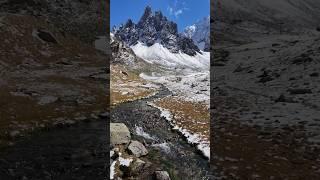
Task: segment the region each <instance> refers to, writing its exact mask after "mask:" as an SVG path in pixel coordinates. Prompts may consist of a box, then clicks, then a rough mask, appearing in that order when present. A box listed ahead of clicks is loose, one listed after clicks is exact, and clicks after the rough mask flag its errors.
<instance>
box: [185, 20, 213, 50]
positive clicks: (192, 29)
mask: <svg viewBox="0 0 320 180" xmlns="http://www.w3.org/2000/svg"><path fill="white" fill-rule="evenodd" d="M182 34H183V35H184V36H186V37H188V38H191V39H192V40H193V42H194V43H195V44H196V45H197V46H198V47H199V49H201V50H204V51H210V16H206V17H204V18H202V19H201V20H199V21H197V22H196V23H194V24H193V25H191V26H188V27H186V28H185V30H184V32H183V33H182Z"/></svg>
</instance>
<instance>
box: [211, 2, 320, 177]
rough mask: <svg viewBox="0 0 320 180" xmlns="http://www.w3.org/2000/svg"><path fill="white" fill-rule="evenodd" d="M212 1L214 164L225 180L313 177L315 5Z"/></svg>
mask: <svg viewBox="0 0 320 180" xmlns="http://www.w3.org/2000/svg"><path fill="white" fill-rule="evenodd" d="M311 2H314V4H311ZM215 3H217V2H215ZM298 4H299V6H298ZM215 5H217V6H216V8H217V9H215V10H216V11H215V13H217V14H216V17H215V18H214V21H215V22H214V23H215V25H216V26H215V33H214V35H215V37H214V38H215V39H214V46H213V52H214V60H213V61H212V64H211V68H212V69H213V71H212V75H213V77H214V79H212V81H211V88H213V89H214V90H213V91H212V93H213V94H212V95H213V96H212V97H213V98H212V99H211V104H212V106H211V108H212V109H211V110H212V115H211V117H212V119H211V130H212V131H211V134H212V135H211V138H212V139H211V142H212V148H211V149H212V152H211V156H212V157H213V158H212V167H213V168H216V170H217V171H216V172H219V173H221V176H222V177H225V178H235V179H256V178H261V179H271V178H274V179H278V178H280V179H285V178H288V179H294V178H297V179H306V178H307V179H317V178H319V177H320V174H319V169H320V167H319V165H318V161H319V159H320V156H319V149H320V148H319V147H320V146H319V137H320V136H319V128H320V124H319V120H318V116H319V106H320V103H319V100H318V99H319V97H320V94H319V85H318V84H319V75H318V73H317V72H318V71H319V70H320V64H319V61H318V58H319V56H320V54H319V44H318V41H319V33H318V32H315V31H314V29H315V27H316V25H317V24H316V23H315V22H313V21H316V20H317V18H319V17H320V13H318V14H316V12H318V10H317V9H318V6H319V3H318V2H315V1H303V2H302V1H299V2H298V1H286V0H281V1H277V2H272V3H270V2H269V1H263V0H259V1H255V2H253V1H250V0H247V1H241V2H240V1H236V0H229V1H219V3H218V4H215ZM253 5H255V6H253ZM311 5H312V6H311ZM227 7H228V8H229V9H228V8H227ZM243 7H247V8H246V9H244V8H243ZM307 7H308V8H307ZM279 8H281V11H280V9H279ZM229 10H230V11H229ZM231 10H233V11H231ZM262 12H263V13H262ZM218 15H220V16H218ZM315 15H317V16H316V17H314V16H315ZM298 16H299V17H298ZM308 18H309V19H308ZM306 19H308V20H306ZM232 21H234V22H232ZM279 21H280V22H281V21H284V22H285V23H286V24H285V26H284V27H285V29H282V31H281V32H280V31H279V24H278V25H277V23H278V22H279ZM302 25H305V26H302ZM301 27H303V30H302V28H301Z"/></svg>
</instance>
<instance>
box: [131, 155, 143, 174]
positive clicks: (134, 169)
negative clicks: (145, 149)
mask: <svg viewBox="0 0 320 180" xmlns="http://www.w3.org/2000/svg"><path fill="white" fill-rule="evenodd" d="M145 165H146V162H144V161H142V160H141V159H136V160H135V161H133V162H132V164H131V166H130V169H129V174H130V175H131V176H133V175H138V174H139V173H141V172H143V170H144V168H145Z"/></svg>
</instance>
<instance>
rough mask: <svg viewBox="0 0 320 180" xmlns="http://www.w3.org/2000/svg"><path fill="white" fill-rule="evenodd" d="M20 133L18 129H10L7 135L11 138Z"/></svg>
mask: <svg viewBox="0 0 320 180" xmlns="http://www.w3.org/2000/svg"><path fill="white" fill-rule="evenodd" d="M19 135H20V131H18V130H14V131H11V132H10V133H9V136H10V137H11V138H15V137H17V136H19Z"/></svg>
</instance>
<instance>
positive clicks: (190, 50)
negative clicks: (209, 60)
mask: <svg viewBox="0 0 320 180" xmlns="http://www.w3.org/2000/svg"><path fill="white" fill-rule="evenodd" d="M114 35H115V36H116V37H117V38H118V39H119V40H121V41H124V42H125V43H126V44H127V45H128V46H132V45H136V44H137V43H138V42H140V43H143V44H145V45H146V46H148V47H150V46H152V45H154V44H156V43H159V44H161V45H162V46H163V47H165V48H167V49H168V50H169V51H170V52H172V53H179V51H181V52H182V53H185V54H188V55H190V56H194V55H196V54H197V53H199V52H200V50H199V48H198V47H197V46H196V45H195V44H194V43H193V41H192V39H190V38H187V37H185V36H183V35H181V34H179V33H178V28H177V24H176V23H174V22H172V21H170V20H168V19H167V17H165V16H163V14H162V13H161V11H156V12H155V13H153V12H152V10H151V7H149V6H147V7H146V8H145V11H144V13H143V15H142V17H141V19H140V20H139V22H138V23H137V24H135V23H134V22H132V20H131V19H129V20H128V21H127V22H126V23H125V24H124V25H122V26H120V27H119V28H118V29H117V30H115V32H114Z"/></svg>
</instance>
